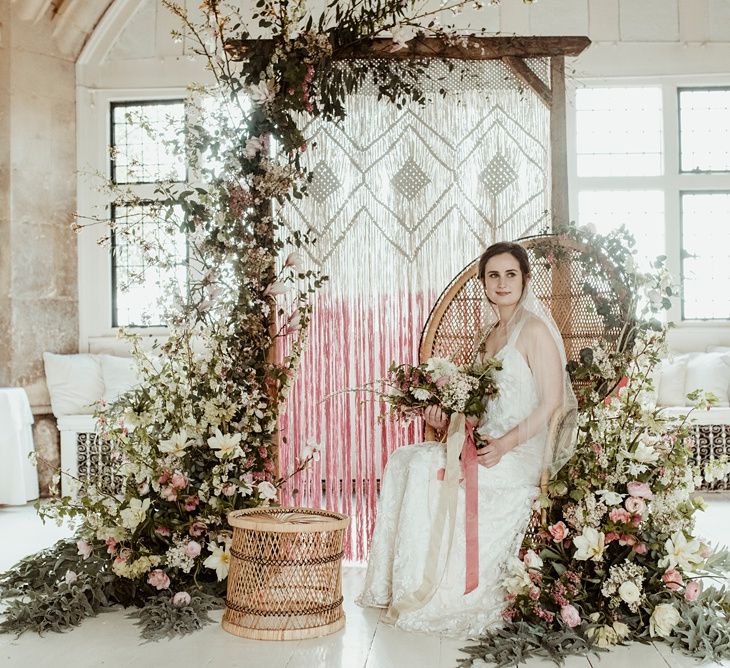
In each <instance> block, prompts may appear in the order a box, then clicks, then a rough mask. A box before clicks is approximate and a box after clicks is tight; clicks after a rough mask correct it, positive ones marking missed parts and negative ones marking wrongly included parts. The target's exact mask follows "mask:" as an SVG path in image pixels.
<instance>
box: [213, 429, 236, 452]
mask: <svg viewBox="0 0 730 668" xmlns="http://www.w3.org/2000/svg"><path fill="white" fill-rule="evenodd" d="M240 442H241V434H223V433H221V430H220V429H216V430H215V434H214V435H213V436H211V437H210V438H209V439H208V445H209V446H210V449H211V450H215V451H216V453H215V456H216V457H218V459H225V458H226V457H233V456H240V455H241V454H243V453H242V452H241V448H240V447H239V443H240Z"/></svg>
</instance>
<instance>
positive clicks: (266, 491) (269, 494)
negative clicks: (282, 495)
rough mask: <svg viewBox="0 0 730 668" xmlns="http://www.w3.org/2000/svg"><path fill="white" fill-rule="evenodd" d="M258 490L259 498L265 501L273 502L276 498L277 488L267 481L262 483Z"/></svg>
mask: <svg viewBox="0 0 730 668" xmlns="http://www.w3.org/2000/svg"><path fill="white" fill-rule="evenodd" d="M256 489H257V490H258V493H259V498H261V499H263V500H264V501H272V500H273V499H275V498H276V487H274V486H273V485H272V484H271V483H270V482H268V481H267V480H264V481H263V482H260V483H259V484H258V485H257V487H256Z"/></svg>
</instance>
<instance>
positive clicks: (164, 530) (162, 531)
mask: <svg viewBox="0 0 730 668" xmlns="http://www.w3.org/2000/svg"><path fill="white" fill-rule="evenodd" d="M155 533H156V534H157V535H158V536H161V537H162V538H167V537H168V536H169V535H170V529H169V527H155Z"/></svg>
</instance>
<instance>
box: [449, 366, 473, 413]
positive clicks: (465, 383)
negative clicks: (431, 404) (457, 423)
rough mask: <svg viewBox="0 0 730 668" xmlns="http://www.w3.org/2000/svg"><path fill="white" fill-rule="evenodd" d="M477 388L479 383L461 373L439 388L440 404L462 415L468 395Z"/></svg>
mask: <svg viewBox="0 0 730 668" xmlns="http://www.w3.org/2000/svg"><path fill="white" fill-rule="evenodd" d="M478 387H479V381H478V380H477V379H476V378H474V377H472V376H467V375H466V374H463V373H456V374H454V375H452V376H451V378H450V379H449V382H448V383H447V384H446V385H444V387H443V388H441V404H442V405H443V406H444V407H445V408H449V409H451V410H452V411H454V412H455V413H463V412H464V409H465V408H466V402H467V401H469V395H470V394H471V392H472V391H473V390H475V389H476V388H478Z"/></svg>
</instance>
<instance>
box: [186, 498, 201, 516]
mask: <svg viewBox="0 0 730 668" xmlns="http://www.w3.org/2000/svg"><path fill="white" fill-rule="evenodd" d="M199 503H200V498H198V495H197V494H192V495H191V496H188V497H187V498H186V499H185V505H184V506H183V507H184V508H185V510H186V511H187V512H189V513H192V512H193V511H194V510H195V509H196V508H197V507H198V504H199Z"/></svg>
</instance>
